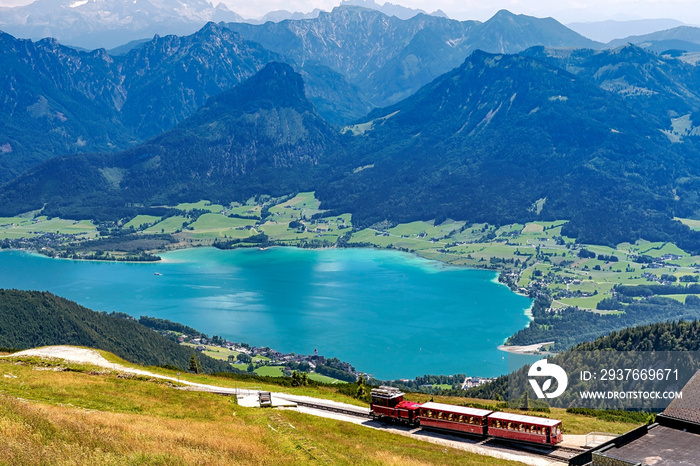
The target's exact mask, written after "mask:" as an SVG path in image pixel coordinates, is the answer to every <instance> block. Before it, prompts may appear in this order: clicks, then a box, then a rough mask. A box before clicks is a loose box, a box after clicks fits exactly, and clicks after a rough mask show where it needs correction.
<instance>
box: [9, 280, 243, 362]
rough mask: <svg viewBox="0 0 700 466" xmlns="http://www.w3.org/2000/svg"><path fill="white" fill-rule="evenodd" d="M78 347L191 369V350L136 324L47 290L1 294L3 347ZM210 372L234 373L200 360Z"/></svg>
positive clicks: (140, 360) (139, 360) (128, 358)
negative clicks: (91, 308) (93, 309)
mask: <svg viewBox="0 0 700 466" xmlns="http://www.w3.org/2000/svg"><path fill="white" fill-rule="evenodd" d="M49 345H76V346H87V347H90V348H96V349H102V350H106V351H109V352H112V353H114V354H116V355H117V356H119V357H121V358H123V359H126V360H127V361H131V362H135V363H138V364H143V365H171V366H175V367H178V368H180V369H182V370H187V369H188V368H189V363H190V358H191V357H192V349H191V348H186V347H184V346H180V345H178V344H177V343H175V342H173V341H170V340H168V339H167V338H164V337H162V336H160V335H159V334H157V333H156V332H154V331H153V330H150V329H148V328H146V327H144V326H143V325H141V324H139V323H138V322H136V321H134V320H127V319H123V318H118V317H113V316H110V315H107V314H103V313H99V312H95V311H91V310H90V309H87V308H85V307H83V306H80V305H78V304H76V303H74V302H73V301H69V300H67V299H64V298H60V297H58V296H55V295H53V294H51V293H48V292H39V291H18V290H0V347H5V348H15V349H27V348H34V347H37V346H49ZM197 358H198V359H199V361H200V363H201V365H202V368H203V369H204V370H205V371H206V372H222V371H230V366H229V365H228V364H227V363H225V362H223V361H217V360H214V359H212V358H210V357H208V356H204V355H198V357H197Z"/></svg>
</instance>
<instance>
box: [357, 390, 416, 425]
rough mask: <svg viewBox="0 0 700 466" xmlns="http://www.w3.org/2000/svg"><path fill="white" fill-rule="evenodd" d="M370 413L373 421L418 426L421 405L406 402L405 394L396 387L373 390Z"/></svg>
mask: <svg viewBox="0 0 700 466" xmlns="http://www.w3.org/2000/svg"><path fill="white" fill-rule="evenodd" d="M370 393H371V394H372V403H371V404H370V411H371V413H372V418H373V419H382V418H389V419H396V420H399V421H402V422H405V423H407V424H410V425H417V424H418V408H420V406H421V405H420V404H419V403H413V402H412V401H404V399H403V396H404V393H403V392H401V391H399V389H397V388H394V387H385V386H382V387H379V388H373V389H372V391H371V392H370Z"/></svg>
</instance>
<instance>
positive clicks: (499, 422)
mask: <svg viewBox="0 0 700 466" xmlns="http://www.w3.org/2000/svg"><path fill="white" fill-rule="evenodd" d="M496 427H497V428H499V429H500V428H501V421H496Z"/></svg>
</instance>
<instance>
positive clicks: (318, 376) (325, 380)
mask: <svg viewBox="0 0 700 466" xmlns="http://www.w3.org/2000/svg"><path fill="white" fill-rule="evenodd" d="M306 376H307V377H308V378H309V380H314V381H316V382H321V383H347V382H345V381H344V380H338V379H334V378H333V377H328V376H327V375H323V374H317V373H316V372H309V373H308V374H307V375H306Z"/></svg>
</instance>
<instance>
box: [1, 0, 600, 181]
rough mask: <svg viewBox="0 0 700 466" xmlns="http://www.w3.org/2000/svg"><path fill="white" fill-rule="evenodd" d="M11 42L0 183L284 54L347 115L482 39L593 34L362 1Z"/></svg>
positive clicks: (514, 41) (332, 108)
mask: <svg viewBox="0 0 700 466" xmlns="http://www.w3.org/2000/svg"><path fill="white" fill-rule="evenodd" d="M234 30H239V31H240V32H238V33H237V32H235V31H234ZM328 37H333V38H334V41H328V40H327V38H328ZM0 41H2V42H3V47H2V50H0V69H2V70H3V72H2V75H3V76H4V79H3V81H2V82H3V84H0V85H2V86H3V87H4V88H5V94H4V95H5V97H4V99H3V101H2V102H0V113H1V114H2V115H3V116H4V117H5V118H1V119H0V147H1V148H2V151H3V154H4V156H3V157H2V158H1V159H0V167H2V168H3V170H2V171H0V182H2V181H7V180H9V179H11V178H13V177H15V176H17V175H18V174H19V173H21V172H22V171H24V170H26V169H28V168H30V167H31V166H34V165H35V164H36V163H39V162H41V161H42V160H46V159H47V158H49V157H52V156H55V155H57V154H70V153H87V152H102V151H113V150H120V149H122V150H123V149H126V148H128V147H130V146H132V145H134V144H136V143H139V142H142V141H145V140H147V139H148V138H151V137H154V136H157V135H159V134H161V133H162V132H164V131H167V130H169V129H171V128H172V127H173V126H175V125H176V124H177V123H179V122H181V121H183V120H184V119H185V118H186V117H188V116H189V115H191V114H192V113H193V112H194V111H196V110H197V109H198V108H199V107H201V106H202V105H203V104H204V103H205V102H206V100H207V99H208V98H209V97H211V96H214V95H216V94H218V93H220V92H223V91H225V90H227V89H230V88H231V87H232V86H234V85H235V84H238V83H239V82H241V81H242V80H243V79H245V78H248V77H250V76H252V74H254V73H255V72H256V71H258V70H259V69H261V68H262V66H264V65H265V64H266V63H268V62H270V61H273V60H277V61H287V62H289V63H290V64H292V65H293V66H294V67H295V69H296V70H297V71H299V72H300V73H301V74H302V76H303V77H304V80H305V82H306V91H307V94H308V96H309V98H310V99H311V101H312V102H313V103H314V105H315V106H316V108H317V110H318V111H319V113H320V114H321V115H322V116H323V118H324V119H326V120H327V121H329V122H331V123H333V124H337V125H343V124H347V123H348V122H351V121H354V120H357V119H359V118H362V117H363V116H364V115H366V114H367V113H368V112H369V111H370V110H371V109H372V108H374V107H377V106H383V105H386V104H388V103H393V102H396V101H398V100H400V99H401V98H403V97H407V96H408V95H410V94H412V93H413V92H415V91H416V90H417V89H418V88H420V86H422V85H424V84H426V83H428V82H430V81H431V80H432V79H434V78H436V77H437V76H439V75H440V74H442V73H444V72H447V71H449V70H450V69H452V68H454V67H456V66H458V65H459V64H460V63H461V62H462V61H464V59H465V58H466V57H467V56H468V54H469V53H471V51H472V50H474V49H477V48H480V49H484V50H491V51H496V52H517V51H520V50H522V49H523V48H525V47H528V46H531V45H540V44H542V45H546V46H586V45H591V44H592V43H591V42H590V41H588V40H587V39H583V38H581V37H580V36H578V35H577V34H575V33H572V32H571V31H568V29H566V28H565V27H564V26H561V25H560V24H558V23H556V22H554V21H553V20H538V19H535V18H529V17H523V16H515V15H511V14H510V13H507V12H501V13H499V14H498V15H496V16H495V17H494V18H493V19H492V20H490V21H489V22H486V23H483V24H482V23H476V22H459V21H453V20H449V19H446V18H438V17H433V16H426V15H418V16H415V17H413V18H412V19H410V20H408V21H402V20H399V19H398V18H395V17H389V16H386V15H384V14H383V13H380V12H378V11H375V10H368V9H363V8H360V7H341V8H336V9H334V10H333V11H332V12H330V13H323V14H321V15H320V16H319V17H318V18H316V19H308V20H297V21H291V20H289V21H283V22H281V23H271V22H270V23H266V24H264V25H261V26H253V25H249V24H238V23H235V24H229V25H228V26H227V27H224V26H222V25H215V24H213V23H209V24H207V25H206V26H205V27H204V28H202V29H201V30H199V31H197V32H196V33H194V34H192V35H189V36H182V37H181V36H174V35H170V36H164V37H160V36H155V37H154V38H153V39H152V40H150V41H147V42H144V43H139V44H137V45H136V46H135V47H134V48H133V49H131V50H130V51H128V52H127V53H125V54H119V55H110V54H109V53H107V52H106V51H104V50H95V51H92V52H82V51H77V50H75V49H72V48H70V47H66V46H63V45H60V44H59V43H58V42H56V41H55V40H48V39H46V40H41V41H38V42H33V41H30V40H22V39H15V38H13V37H12V36H10V35H9V34H1V33H0ZM593 45H594V44H593Z"/></svg>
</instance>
